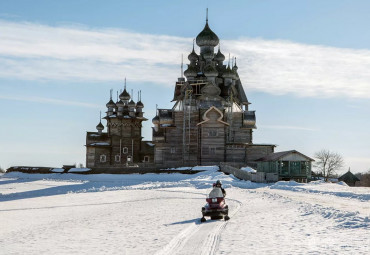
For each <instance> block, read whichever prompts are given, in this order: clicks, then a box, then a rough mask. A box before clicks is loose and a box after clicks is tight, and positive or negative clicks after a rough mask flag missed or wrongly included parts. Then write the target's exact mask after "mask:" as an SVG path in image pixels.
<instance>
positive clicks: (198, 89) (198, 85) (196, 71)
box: [152, 17, 275, 167]
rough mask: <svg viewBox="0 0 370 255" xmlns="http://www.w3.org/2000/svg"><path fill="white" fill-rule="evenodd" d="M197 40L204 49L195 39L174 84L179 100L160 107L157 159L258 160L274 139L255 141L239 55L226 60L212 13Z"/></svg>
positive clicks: (166, 162)
mask: <svg viewBox="0 0 370 255" xmlns="http://www.w3.org/2000/svg"><path fill="white" fill-rule="evenodd" d="M196 44H197V46H199V48H200V50H199V53H197V52H196V51H195V48H194V43H193V50H192V52H191V53H190V54H189V56H188V59H189V64H188V67H187V69H186V70H185V72H184V76H185V77H181V78H179V79H178V81H177V82H176V84H175V89H174V97H173V102H174V106H173V107H172V109H157V115H156V116H155V117H154V118H153V120H152V122H153V124H154V127H153V143H154V144H155V153H154V162H155V164H156V165H157V166H160V167H175V166H194V165H213V164H219V163H220V162H230V163H236V164H241V165H246V164H249V165H256V162H255V160H256V159H259V158H261V157H263V156H265V155H267V154H269V153H273V152H274V147H275V145H272V144H268V145H266V144H254V143H253V130H254V129H256V116H255V111H251V110H249V105H250V102H249V101H248V99H247V96H246V94H245V91H244V88H243V86H242V82H241V80H240V78H239V74H238V67H237V64H236V59H233V61H232V63H230V57H229V60H228V62H227V64H225V63H224V61H225V56H224V54H222V53H221V50H220V41H219V38H218V36H217V35H216V34H215V33H214V32H213V31H212V30H211V28H210V27H209V25H208V17H207V19H206V24H205V27H204V29H203V30H202V31H201V32H200V33H199V34H198V36H197V37H196ZM217 46H218V48H217V51H216V50H215V48H216V47H217Z"/></svg>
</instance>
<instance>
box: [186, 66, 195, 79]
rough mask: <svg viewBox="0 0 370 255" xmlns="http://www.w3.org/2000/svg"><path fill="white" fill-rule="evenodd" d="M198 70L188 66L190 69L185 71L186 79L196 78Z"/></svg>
mask: <svg viewBox="0 0 370 255" xmlns="http://www.w3.org/2000/svg"><path fill="white" fill-rule="evenodd" d="M197 73H198V70H197V68H196V67H195V66H191V65H188V69H186V70H185V72H184V75H185V76H186V77H195V76H197Z"/></svg>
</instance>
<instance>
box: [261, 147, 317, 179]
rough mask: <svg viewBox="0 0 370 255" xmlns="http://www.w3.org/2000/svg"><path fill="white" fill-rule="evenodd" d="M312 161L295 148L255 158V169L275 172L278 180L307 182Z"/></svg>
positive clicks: (309, 177)
mask: <svg viewBox="0 0 370 255" xmlns="http://www.w3.org/2000/svg"><path fill="white" fill-rule="evenodd" d="M313 161H315V160H313V159H312V158H310V157H307V156H306V155H304V154H302V153H300V152H298V151H296V150H290V151H281V152H275V153H270V154H268V155H267V156H265V157H263V158H260V159H258V160H257V171H259V172H265V173H277V174H278V176H279V180H295V181H298V182H307V181H308V180H310V179H311V167H312V162H313Z"/></svg>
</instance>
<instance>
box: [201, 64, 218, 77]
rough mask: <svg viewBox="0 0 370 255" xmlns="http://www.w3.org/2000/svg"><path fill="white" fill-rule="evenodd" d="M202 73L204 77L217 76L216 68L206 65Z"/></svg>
mask: <svg viewBox="0 0 370 255" xmlns="http://www.w3.org/2000/svg"><path fill="white" fill-rule="evenodd" d="M203 73H204V75H205V76H207V77H208V76H210V77H216V76H217V75H218V72H217V70H216V68H214V67H213V66H212V65H206V67H205V68H204V70H203Z"/></svg>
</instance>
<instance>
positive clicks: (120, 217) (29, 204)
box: [0, 167, 370, 255]
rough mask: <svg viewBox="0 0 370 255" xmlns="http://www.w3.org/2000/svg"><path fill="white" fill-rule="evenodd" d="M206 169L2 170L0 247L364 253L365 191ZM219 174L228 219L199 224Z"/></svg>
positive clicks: (369, 209) (8, 250)
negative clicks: (165, 171)
mask: <svg viewBox="0 0 370 255" xmlns="http://www.w3.org/2000/svg"><path fill="white" fill-rule="evenodd" d="M205 169H206V170H207V171H206V172H202V173H198V174H194V175H183V174H160V175H159V174H145V175H78V174H47V175H42V174H32V175H28V174H21V173H9V174H5V175H3V176H1V177H0V193H1V194H0V218H1V222H2V223H1V228H0V247H1V253H2V254H49V253H53V254H157V255H160V254H369V253H370V252H369V249H370V248H369V243H370V239H369V232H370V231H369V230H370V227H369V226H370V221H369V218H370V203H369V201H370V189H366V188H359V189H358V188H350V187H347V186H345V185H339V184H326V183H320V182H316V183H310V184H299V183H295V182H278V183H276V184H273V185H267V184H256V183H251V182H245V181H240V180H237V179H235V178H234V177H233V176H230V175H229V176H227V175H223V174H222V173H220V172H217V171H216V170H217V169H216V168H214V167H210V168H205ZM217 179H220V180H221V181H222V182H223V184H224V187H225V188H226V191H227V197H226V200H227V203H228V204H229V208H230V216H231V220H230V221H227V222H225V221H211V220H207V222H205V223H200V218H201V207H202V206H203V205H204V204H205V198H206V195H207V193H208V192H209V191H210V187H211V186H212V183H213V182H215V181H216V180H217ZM207 219H208V218H207Z"/></svg>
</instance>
